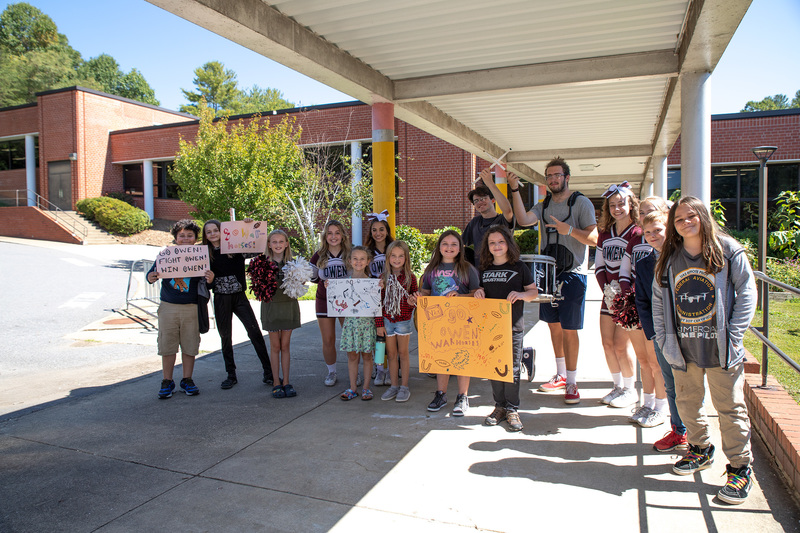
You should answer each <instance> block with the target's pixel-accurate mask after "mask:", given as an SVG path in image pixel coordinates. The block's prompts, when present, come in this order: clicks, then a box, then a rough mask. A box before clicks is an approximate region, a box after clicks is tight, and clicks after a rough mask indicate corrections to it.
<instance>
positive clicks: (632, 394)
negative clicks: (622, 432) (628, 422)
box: [608, 389, 639, 408]
mask: <svg viewBox="0 0 800 533" xmlns="http://www.w3.org/2000/svg"><path fill="white" fill-rule="evenodd" d="M638 401H639V393H638V392H636V389H622V394H620V395H619V396H617V397H616V398H614V399H613V400H611V402H609V404H608V406H609V407H616V408H621V407H630V406H631V405H633V404H635V403H636V402H638Z"/></svg>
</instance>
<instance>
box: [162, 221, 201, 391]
mask: <svg viewBox="0 0 800 533" xmlns="http://www.w3.org/2000/svg"><path fill="white" fill-rule="evenodd" d="M170 233H172V236H173V237H174V238H175V244H176V245H179V246H186V245H192V244H195V243H197V237H198V236H199V234H200V227H199V226H198V225H197V224H195V222H194V221H193V220H191V219H184V220H179V221H178V222H176V223H175V225H174V226H172V229H171V230H170ZM155 269H156V265H155V263H153V267H152V268H151V269H150V271H149V272H148V273H147V281H148V282H149V283H155V282H156V281H158V278H159V274H158V273H157V272H156V270H155ZM204 277H205V279H206V281H207V282H208V283H211V282H212V281H213V280H214V273H213V272H211V271H210V270H206V272H205V273H204ZM200 279H201V278H174V279H164V281H163V282H162V283H161V304H160V305H159V306H158V355H160V356H161V370H162V373H163V379H162V380H161V389H160V390H159V391H158V397H159V399H161V400H164V399H167V398H170V397H172V391H174V390H175V381H173V379H172V373H173V370H174V368H175V360H176V358H177V355H178V348H179V347H180V349H181V362H182V363H183V379H181V390H183V392H185V393H186V395H187V396H194V395H196V394H199V393H200V390H199V389H198V388H197V385H195V384H194V381H192V372H193V371H194V358H195V357H196V356H197V354H198V352H199V351H200V325H199V320H198V316H197V305H198V297H197V285H198V283H199V281H200Z"/></svg>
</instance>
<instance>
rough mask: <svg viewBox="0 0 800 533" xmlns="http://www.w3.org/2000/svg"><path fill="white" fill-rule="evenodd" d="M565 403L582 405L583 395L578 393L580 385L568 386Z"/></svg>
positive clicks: (572, 384)
mask: <svg viewBox="0 0 800 533" xmlns="http://www.w3.org/2000/svg"><path fill="white" fill-rule="evenodd" d="M564 403H566V404H570V405H572V404H576V403H581V395H580V393H579V392H578V385H576V384H575V383H570V384H569V385H567V388H566V391H565V392H564Z"/></svg>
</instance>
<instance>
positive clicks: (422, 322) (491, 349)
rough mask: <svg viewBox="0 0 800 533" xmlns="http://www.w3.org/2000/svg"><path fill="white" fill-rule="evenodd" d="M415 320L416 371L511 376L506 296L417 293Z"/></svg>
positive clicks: (510, 378)
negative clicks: (503, 298) (455, 295)
mask: <svg viewBox="0 0 800 533" xmlns="http://www.w3.org/2000/svg"><path fill="white" fill-rule="evenodd" d="M417 321H418V333H419V370H420V372H424V373H433V374H455V375H458V376H470V377H474V378H488V379H493V380H496V381H507V382H509V383H510V382H513V381H514V371H513V358H512V345H511V304H510V303H509V302H507V301H506V300H494V299H485V300H478V299H477V298H447V297H445V296H422V297H420V298H419V301H418V302H417Z"/></svg>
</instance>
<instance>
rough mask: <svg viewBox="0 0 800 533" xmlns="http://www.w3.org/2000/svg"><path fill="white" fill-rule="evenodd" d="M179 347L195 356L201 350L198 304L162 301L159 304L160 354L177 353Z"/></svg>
mask: <svg viewBox="0 0 800 533" xmlns="http://www.w3.org/2000/svg"><path fill="white" fill-rule="evenodd" d="M179 347H180V349H181V353H182V354H183V355H189V356H192V357H194V356H196V355H197V354H198V353H199V352H200V326H199V324H198V322H197V304H171V303H169V302H161V304H160V305H159V306H158V355H161V356H164V355H175V354H177V353H178V348H179Z"/></svg>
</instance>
